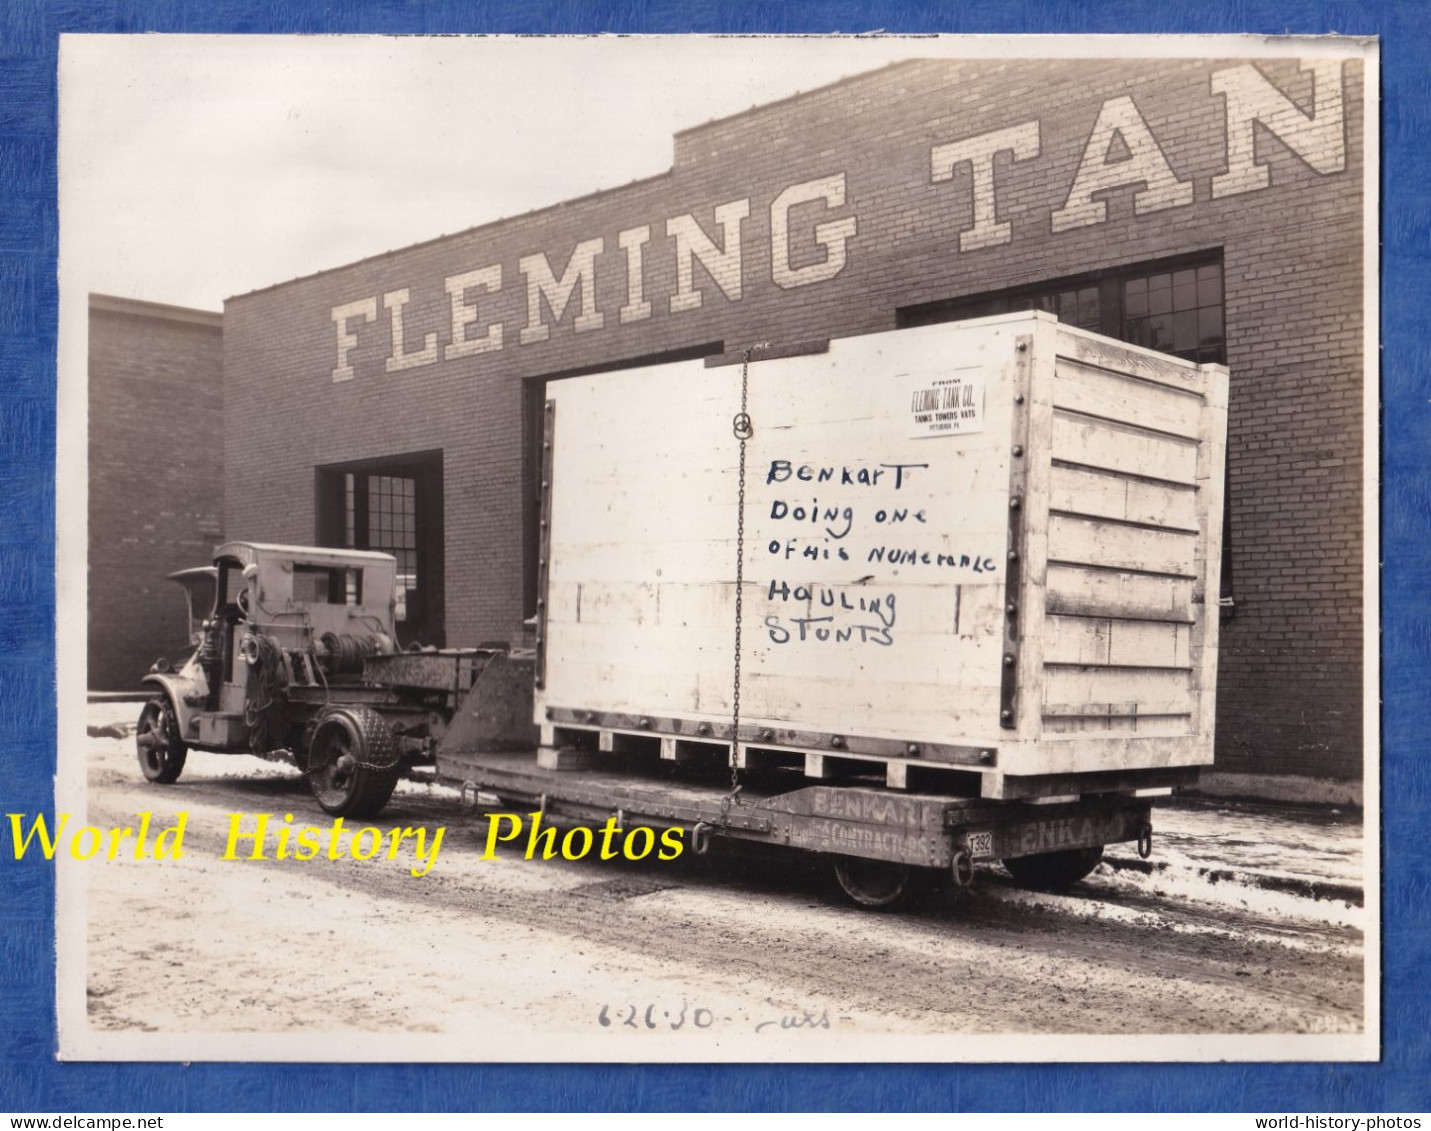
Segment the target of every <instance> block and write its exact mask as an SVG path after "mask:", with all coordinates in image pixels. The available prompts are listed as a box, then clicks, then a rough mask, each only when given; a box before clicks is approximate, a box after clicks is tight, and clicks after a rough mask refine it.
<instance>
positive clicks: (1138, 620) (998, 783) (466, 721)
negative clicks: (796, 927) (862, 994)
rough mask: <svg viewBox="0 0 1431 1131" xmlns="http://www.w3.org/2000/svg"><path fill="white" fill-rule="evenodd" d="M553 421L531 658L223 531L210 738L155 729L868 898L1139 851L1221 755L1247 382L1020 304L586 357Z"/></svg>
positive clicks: (322, 792)
mask: <svg viewBox="0 0 1431 1131" xmlns="http://www.w3.org/2000/svg"><path fill="white" fill-rule="evenodd" d="M543 407H544V411H543V423H544V434H543V439H542V448H541V458H540V460H539V461H537V463H538V465H539V469H540V476H541V478H540V495H541V510H540V519H539V526H540V532H539V533H540V537H539V549H538V554H537V561H536V580H537V587H536V588H537V596H536V615H535V618H534V645H535V646H534V648H532V649H530V651H529V653H523V652H521V651H520V650H516V649H511V648H506V647H501V646H496V647H492V648H489V649H486V650H482V649H479V650H477V652H476V653H472V652H471V651H470V650H456V651H453V652H440V653H431V654H427V658H426V660H423V659H421V658H419V659H417V660H409V659H408V658H407V656H408V654H404V653H399V652H397V651H396V650H395V649H394V648H393V647H392V644H391V641H392V636H391V627H392V626H391V620H390V617H388V616H387V615H386V614H385V612H384V610H385V608H386V606H385V605H384V602H387V601H389V591H388V585H387V584H386V583H383V582H382V578H384V577H388V576H390V575H388V574H384V573H383V572H382V570H383V569H385V568H390V567H387V566H385V565H380V564H379V562H378V560H377V559H373V560H372V562H371V564H370V563H369V559H367V558H362V557H361V555H352V557H353V561H347V560H345V559H343V558H342V557H341V555H340V552H338V551H312V552H311V553H314V554H329V555H335V556H333V557H331V558H323V559H321V562H320V561H319V560H318V559H314V560H313V562H312V563H310V562H309V560H308V559H304V561H303V566H304V568H305V570H306V569H308V568H318V567H319V566H320V565H321V567H322V568H323V569H327V570H329V572H328V573H326V574H323V576H324V577H325V578H326V581H323V582H321V583H319V585H318V588H316V589H315V588H313V587H311V586H310V587H309V588H307V589H305V590H304V591H303V592H302V593H301V594H300V593H298V592H297V591H296V590H294V589H293V588H292V587H289V588H287V589H285V588H284V586H283V584H282V583H281V582H275V583H272V584H268V585H265V584H264V583H263V582H261V581H259V580H258V578H257V576H254V577H252V578H249V577H248V574H247V572H246V571H248V570H249V568H250V562H249V560H248V559H246V558H245V557H244V555H243V552H242V551H241V550H236V549H234V548H233V547H230V548H229V554H228V555H227V557H226V556H225V554H224V553H223V552H222V551H221V553H220V563H219V597H218V598H217V600H216V605H215V618H214V619H216V620H218V621H219V622H221V623H223V624H227V625H230V626H231V627H230V628H228V629H225V630H224V631H225V632H226V633H227V634H226V635H221V638H216V639H215V641H214V644H213V645H212V646H211V647H209V653H211V654H208V658H207V659H204V658H203V656H201V655H200V654H204V653H205V647H206V646H208V645H207V644H206V645H204V646H201V647H200V648H199V650H198V653H196V658H195V659H194V660H191V662H190V665H189V666H188V668H186V670H189V669H191V668H193V666H194V665H196V664H197V666H198V667H199V668H202V669H203V670H204V672H205V673H206V674H205V680H206V682H205V688H204V690H203V692H202V693H200V692H198V691H190V692H188V695H189V696H190V698H189V699H188V700H186V705H187V706H192V707H194V708H195V709H196V710H197V716H196V718H197V722H195V717H188V719H187V722H186V721H185V718H176V720H175V721H174V724H173V726H175V727H177V728H178V730H177V731H175V730H171V729H170V728H171V724H170V722H169V721H168V716H167V715H166V714H165V711H166V710H168V709H169V708H167V707H166V706H165V705H164V703H163V702H162V701H161V702H160V704H159V706H158V707H157V708H156V707H155V705H154V704H153V703H151V704H150V705H149V706H147V707H146V708H145V710H146V712H147V713H149V714H150V718H149V725H148V728H147V733H148V734H149V735H150V737H149V738H148V739H147V741H148V742H149V744H150V749H151V750H167V749H171V748H172V746H173V743H174V742H175V741H176V740H177V738H179V737H182V739H183V741H185V742H189V741H191V738H192V736H193V735H194V734H195V733H197V736H198V739H199V742H198V744H199V745H205V739H207V745H206V748H209V749H217V748H222V747H225V746H226V745H227V746H232V745H233V744H235V743H237V742H238V741H239V740H240V739H241V738H246V739H247V741H248V742H249V744H250V746H251V747H252V748H254V749H257V748H258V747H265V748H267V750H268V751H269V752H270V753H271V752H272V751H273V750H275V749H277V748H278V746H279V745H280V744H281V743H285V742H286V743H288V744H289V747H288V749H290V750H291V753H289V754H288V755H286V756H288V757H290V758H291V759H292V760H293V761H294V762H295V763H296V764H297V765H299V766H300V767H301V768H303V769H305V771H306V772H307V773H308V774H309V777H310V781H314V782H315V783H325V784H324V785H323V788H322V789H320V788H318V786H317V785H315V790H314V792H315V795H316V796H317V797H318V800H319V802H320V804H322V805H323V806H324V808H326V809H328V810H329V811H330V812H340V811H342V812H360V811H361V812H364V813H367V812H372V811H375V808H380V807H381V802H384V801H386V799H387V796H388V795H389V794H390V793H391V789H392V784H391V782H392V781H393V780H395V778H396V774H397V773H398V772H400V769H401V765H402V764H409V765H417V764H421V763H423V762H428V761H430V764H431V766H432V772H433V774H434V775H435V777H436V778H437V779H438V780H440V781H442V782H445V783H447V784H450V785H452V786H453V787H455V788H456V789H457V790H458V791H460V792H459V795H460V797H461V799H462V803H463V804H464V805H465V806H468V807H478V806H487V807H493V806H495V807H498V808H502V809H509V810H510V809H516V808H518V807H531V808H532V809H535V810H536V811H537V812H540V813H542V814H543V815H545V816H548V817H551V818H567V819H570V820H574V821H593V820H595V821H600V820H604V819H606V818H608V817H610V816H612V815H616V816H617V817H618V818H619V819H620V821H621V822H624V823H626V824H637V825H639V824H647V825H650V824H665V825H680V826H682V827H683V828H685V829H686V830H687V831H688V834H689V837H690V844H691V847H692V848H693V850H694V851H696V852H704V851H706V850H708V848H709V846H710V844H711V843H712V842H713V840H715V839H717V838H731V839H741V840H751V841H759V842H765V843H771V844H778V845H783V846H788V847H790V848H793V849H800V850H804V851H809V852H816V853H821V854H824V855H825V856H827V857H828V858H829V860H830V862H831V863H832V865H833V867H834V872H835V876H836V878H837V880H838V881H839V884H840V886H841V888H842V890H843V891H844V892H845V893H846V895H848V896H849V897H850V899H852V900H853V901H854V902H855V903H857V904H859V905H861V906H865V907H875V908H883V907H893V906H897V905H899V904H900V903H902V902H903V901H904V900H905V899H907V898H908V896H909V895H910V894H911V893H912V892H914V891H916V890H918V889H919V888H921V887H922V886H924V885H926V884H927V883H929V882H930V881H932V880H942V881H943V882H952V883H955V884H958V885H967V884H969V883H970V882H972V881H973V879H974V876H975V874H976V870H977V869H978V868H979V867H982V866H984V865H986V864H991V863H995V862H1001V863H1002V865H1003V866H1004V868H1005V869H1006V870H1007V871H1008V872H1009V873H1010V874H1011V875H1012V876H1013V877H1014V879H1015V880H1016V881H1017V882H1019V883H1022V884H1025V885H1027V886H1030V887H1034V888H1040V889H1046V890H1048V889H1051V890H1061V889H1065V888H1068V887H1070V886H1071V885H1073V884H1075V883H1076V882H1077V881H1078V880H1080V879H1081V878H1083V877H1084V876H1086V875H1087V874H1088V873H1089V872H1090V871H1091V870H1092V869H1093V868H1094V867H1096V866H1097V864H1098V862H1099V860H1100V859H1101V857H1102V853H1103V850H1104V847H1105V846H1106V845H1108V844H1113V843H1120V842H1129V841H1132V842H1136V844H1137V846H1138V850H1139V852H1140V853H1142V854H1145V855H1146V854H1147V853H1148V852H1150V851H1151V845H1152V823H1151V809H1152V804H1153V802H1154V801H1155V800H1157V799H1158V798H1160V797H1166V796H1168V795H1169V794H1170V793H1171V792H1172V790H1173V789H1174V788H1176V787H1179V786H1185V785H1188V784H1191V783H1193V782H1195V781H1196V778H1197V774H1198V771H1199V768H1200V767H1203V766H1207V765H1210V764H1211V762H1212V743H1213V720H1214V709H1215V697H1216V673H1217V634H1218V601H1217V594H1218V587H1219V569H1220V564H1221V534H1222V493H1223V476H1224V469H1223V464H1224V445H1225V435H1226V416H1227V371H1226V369H1225V368H1223V367H1221V366H1216V365H1198V364H1194V363H1191V362H1187V361H1183V360H1181V359H1178V358H1175V357H1170V356H1167V355H1164V354H1160V353H1156V352H1154V351H1152V350H1148V349H1143V348H1139V347H1137V346H1133V345H1129V344H1126V343H1122V342H1117V341H1114V340H1112V339H1108V338H1104V337H1101V336H1099V335H1096V334H1092V333H1089V332H1086V331H1082V330H1079V329H1076V328H1073V327H1071V326H1067V325H1064V324H1062V323H1060V322H1058V321H1057V320H1056V319H1054V318H1053V317H1052V316H1050V315H1048V314H1045V313H1040V312H1024V313H1018V314H1010V315H1000V316H996V317H992V318H984V319H977V320H972V321H968V322H962V323H951V324H943V325H936V326H929V327H922V328H918V329H906V330H898V331H891V332H888V333H879V334H870V335H863V336H858V337H850V338H843V339H835V340H832V341H821V342H813V343H801V344H796V345H790V344H777V345H774V346H772V345H769V344H764V343H762V344H758V345H754V346H751V347H749V348H745V349H740V350H734V351H729V352H726V353H724V354H721V355H718V356H714V357H709V358H706V359H704V361H687V362H678V363H674V364H669V365H658V366H650V367H636V368H632V369H629V370H619V371H615V372H605V373H602V374H600V375H591V376H584V377H571V378H566V379H562V380H556V381H551V382H549V383H548V385H547V394H546V398H545V404H544V406H543ZM255 555H256V556H254V558H253V560H252V563H251V564H252V565H253V566H254V567H257V569H258V570H259V571H260V572H261V570H262V564H261V559H262V556H263V555H262V552H260V551H255ZM358 561H361V562H362V566H361V571H362V573H363V580H362V582H361V584H358V583H356V582H355V581H354V580H353V579H352V577H351V572H352V571H353V570H355V569H357V568H358V566H357V565H356V564H355V563H356V562H358ZM297 568H298V561H297V559H296V558H295V562H294V569H295V570H296V569H297ZM370 570H371V571H373V572H372V574H371V577H370V576H369V571H370ZM345 571H347V572H345ZM230 576H232V577H234V578H245V579H246V580H248V582H249V589H248V590H247V591H246V592H247V593H248V596H247V597H244V596H243V593H244V592H245V591H244V590H242V587H240V589H239V590H235V591H234V594H233V597H232V598H227V597H225V593H227V592H228V591H229V590H228V588H227V586H228V585H229V582H228V581H227V580H226V578H229V577H230ZM380 584H381V586H382V587H381V589H379V588H377V586H378V585H380ZM324 585H326V586H327V588H326V589H324V588H323V586H324ZM319 593H323V594H326V596H325V597H324V599H323V600H321V601H318V602H317V604H319V605H321V606H322V607H323V610H324V616H323V617H320V616H318V615H316V613H315V612H313V611H312V610H311V609H310V611H309V612H308V613H307V614H302V615H300V613H299V612H298V611H297V610H298V608H299V605H300V604H302V605H304V607H305V608H307V607H308V606H310V605H312V604H313V603H314V597H315V595H316V594H319ZM372 594H380V596H378V597H374V598H373V599H372V601H371V602H370V603H366V604H365V603H364V597H365V595H372ZM241 598H242V599H243V600H246V601H247V602H248V604H246V605H242V604H240V599H241ZM285 601H289V602H293V601H296V602H298V603H297V604H293V605H291V606H290V605H285V604H284V602H285ZM226 602H227V603H226ZM305 602H306V604H305ZM260 614H261V615H260ZM275 614H282V615H281V616H276V615H275ZM325 618H326V619H325ZM355 625H361V626H366V627H364V628H363V629H362V630H361V631H358V632H354V631H353V626H355ZM344 626H347V630H346V631H345V629H344ZM345 636H346V637H351V638H355V639H353V640H351V641H350V642H348V643H342V642H341V641H342V640H343V638H344V637H345ZM260 638H265V639H267V638H271V640H272V643H271V646H270V645H268V644H264V643H261V642H260ZM205 639H206V641H207V640H208V637H206V638H205ZM225 649H227V651H225ZM275 653H276V654H275ZM285 657H286V659H285ZM464 657H466V658H464ZM220 659H222V660H223V665H224V666H223V667H222V670H220V667H219V660H220ZM239 662H243V663H246V664H247V665H248V666H249V671H248V673H247V680H248V682H247V684H245V685H243V686H240V685H239V684H238V682H237V680H236V678H235V677H234V676H233V674H232V673H233V672H234V671H237V670H239V669H238V668H237V667H236V664H238V663H239ZM275 664H277V665H278V668H274V665H275ZM285 664H286V665H287V666H286V667H284V665H285ZM206 665H207V666H206ZM407 665H413V667H411V668H410V667H408V666H407ZM464 665H465V667H464ZM274 670H278V671H281V672H282V678H281V679H277V678H274V679H270V678H269V677H268V676H265V675H263V674H262V673H265V672H271V671H274ZM416 671H422V672H424V673H426V674H427V677H428V679H427V682H426V683H424V682H422V681H420V680H416V679H415V675H414V672H416ZM210 672H212V675H209V674H207V673H210ZM464 672H465V673H466V674H460V673H464ZM486 672H490V673H491V678H490V679H486V680H485V682H484V673H486ZM255 673H259V677H258V678H257V680H256V679H255ZM439 673H440V674H439ZM334 676H337V677H341V678H339V679H337V680H333V681H331V682H330V677H334ZM192 678H193V676H192V674H191V676H190V679H191V680H192ZM439 684H440V685H441V686H440V687H439V686H437V685H439ZM280 685H281V686H280ZM280 691H281V692H282V695H283V697H284V701H285V702H287V703H288V704H289V707H288V708H286V709H284V710H277V709H275V708H274V707H273V706H272V704H274V703H277V702H279V701H280V694H279V693H280ZM175 693H176V689H166V694H169V695H171V696H172V695H173V694H175ZM200 708H201V709H200ZM156 710H157V711H158V717H157V718H156V717H155V716H154V714H153V712H155V711H156ZM174 710H175V711H176V712H177V710H178V709H177V708H174ZM196 725H197V728H198V730H197V732H194V731H193V729H192V728H193V727H194V726H196ZM185 727H188V728H190V729H187V730H186V729H184V728H185ZM389 733H390V734H391V736H392V737H391V739H389V737H388V735H389ZM145 734H146V730H145V729H144V727H143V726H141V736H140V741H141V750H142V749H143V744H144V742H145V741H146V738H145ZM374 751H378V752H379V753H377V754H375V753H374ZM143 761H144V755H143V754H142V753H141V762H143ZM148 772H149V771H148V769H146V773H148ZM358 775H362V776H361V778H360V777H359V776H358ZM151 776H153V777H155V780H162V775H151ZM335 780H336V781H338V782H341V783H344V784H346V785H347V787H348V789H349V790H350V791H351V796H349V795H347V794H345V792H344V790H343V789H342V788H340V787H339V786H338V785H335V784H334V783H335ZM360 780H361V781H362V783H363V784H362V785H361V786H358V785H357V784H355V783H357V782H358V781H360Z"/></svg>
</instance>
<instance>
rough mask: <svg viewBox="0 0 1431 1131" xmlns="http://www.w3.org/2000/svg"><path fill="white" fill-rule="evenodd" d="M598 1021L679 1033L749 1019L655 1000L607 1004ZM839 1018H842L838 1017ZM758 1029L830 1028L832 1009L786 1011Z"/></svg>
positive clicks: (604, 1025) (618, 1026)
mask: <svg viewBox="0 0 1431 1131" xmlns="http://www.w3.org/2000/svg"><path fill="white" fill-rule="evenodd" d="M596 1020H597V1023H598V1024H600V1025H601V1027H602V1028H603V1029H612V1028H616V1029H622V1028H625V1029H635V1030H637V1031H638V1032H640V1031H641V1030H643V1029H646V1030H649V1029H660V1030H664V1031H668V1032H672V1033H674V1032H678V1031H679V1030H681V1029H685V1028H687V1027H689V1028H691V1029H693V1030H694V1029H710V1028H713V1027H714V1026H715V1025H717V1024H723V1025H728V1024H731V1023H733V1022H736V1021H746V1020H748V1019H747V1018H735V1017H721V1016H719V1015H718V1014H716V1013H715V1012H714V1011H713V1010H710V1009H707V1008H706V1007H705V1006H697V1007H696V1008H695V1009H691V1008H690V1006H689V1005H688V1003H686V1002H684V1001H683V1002H681V1008H680V1010H679V1011H677V1012H674V1013H673V1012H672V1010H670V1009H663V1008H661V1007H660V1006H658V1005H656V1003H655V1002H651V1003H650V1004H648V1005H647V1006H646V1007H645V1008H644V1009H643V1008H642V1007H641V1006H639V1005H629V1004H627V1005H611V1004H609V1003H605V1004H603V1005H602V1007H601V1009H600V1011H599V1012H598V1013H597V1015H596ZM836 1020H837V1021H838V1020H839V1018H836ZM753 1028H754V1031H755V1032H757V1033H761V1032H764V1031H766V1030H767V1029H769V1030H775V1029H784V1030H786V1031H789V1030H792V1029H828V1028H830V1011H829V1010H828V1009H822V1010H820V1012H819V1013H816V1012H814V1011H813V1010H809V1009H802V1010H799V1011H798V1012H795V1013H785V1014H782V1015H780V1016H779V1017H770V1018H765V1019H763V1020H760V1021H756V1022H754V1025H753Z"/></svg>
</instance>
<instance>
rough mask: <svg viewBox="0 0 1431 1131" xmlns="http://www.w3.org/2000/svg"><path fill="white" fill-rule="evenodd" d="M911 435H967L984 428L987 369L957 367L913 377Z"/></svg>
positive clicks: (910, 413) (909, 410)
mask: <svg viewBox="0 0 1431 1131" xmlns="http://www.w3.org/2000/svg"><path fill="white" fill-rule="evenodd" d="M907 388H908V391H909V401H908V405H909V408H908V412H909V435H910V437H911V438H914V439H918V438H920V437H921V436H964V435H968V434H969V433H971V432H982V431H983V430H984V371H983V369H982V368H971V369H956V370H954V371H953V372H950V373H946V374H942V375H939V376H935V375H932V374H928V373H920V374H916V375H915V376H913V377H911V378H909V380H908V384H907Z"/></svg>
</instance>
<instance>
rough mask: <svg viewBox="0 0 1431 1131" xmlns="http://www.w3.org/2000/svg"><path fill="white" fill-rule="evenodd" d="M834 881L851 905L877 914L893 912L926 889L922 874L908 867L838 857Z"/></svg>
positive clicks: (893, 863) (852, 857)
mask: <svg viewBox="0 0 1431 1131" xmlns="http://www.w3.org/2000/svg"><path fill="white" fill-rule="evenodd" d="M835 879H836V880H837V881H839V884H840V890H841V891H843V892H844V893H845V895H846V896H848V897H849V899H850V900H851V902H853V903H856V904H858V905H859V906H860V907H867V908H870V909H871V910H874V911H893V910H895V909H896V908H898V907H902V906H903V905H904V904H905V903H907V902H908V901H909V899H910V897H911V896H913V895H915V894H916V893H917V892H919V891H922V890H923V888H924V884H923V879H924V877H923V875H922V873H920V872H919V871H918V870H917V869H915V868H911V867H910V866H909V865H908V864H897V863H895V862H894V861H892V860H866V859H864V858H863V857H860V856H836V857H835Z"/></svg>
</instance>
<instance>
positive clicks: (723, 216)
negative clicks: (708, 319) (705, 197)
mask: <svg viewBox="0 0 1431 1131" xmlns="http://www.w3.org/2000/svg"><path fill="white" fill-rule="evenodd" d="M749 215H750V201H749V200H748V199H747V200H732V201H731V202H730V203H729V204H722V205H721V206H720V207H719V208H717V209H716V210H715V218H716V223H717V224H719V225H720V226H721V231H722V233H723V238H722V242H723V243H724V247H716V245H715V244H714V243H712V242H711V238H710V237H709V236H708V235H706V234H705V232H703V231H702V230H701V226H700V225H699V224H697V223H696V220H695V217H694V216H691V215H690V214H687V215H685V216H673V217H672V218H671V219H669V220H667V221H666V235H667V236H674V237H675V240H676V293H675V294H673V295H672V296H671V313H672V314H676V313H679V312H680V311H682V310H695V309H697V308H698V307H699V306H700V305H701V292H700V291H698V290H696V289H695V286H694V284H693V281H692V279H693V275H694V271H693V269H692V266H691V260H692V259H693V258H694V259H699V260H700V261H701V266H702V267H704V268H705V269H706V270H707V271H709V272H710V276H711V278H712V279H714V280H715V281H716V286H718V287H720V289H721V291H722V292H724V294H725V297H726V298H728V299H730V300H731V301H732V302H736V301H737V300H739V298H740V223H741V221H742V220H744V219H745V218H746V217H747V216H749Z"/></svg>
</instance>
